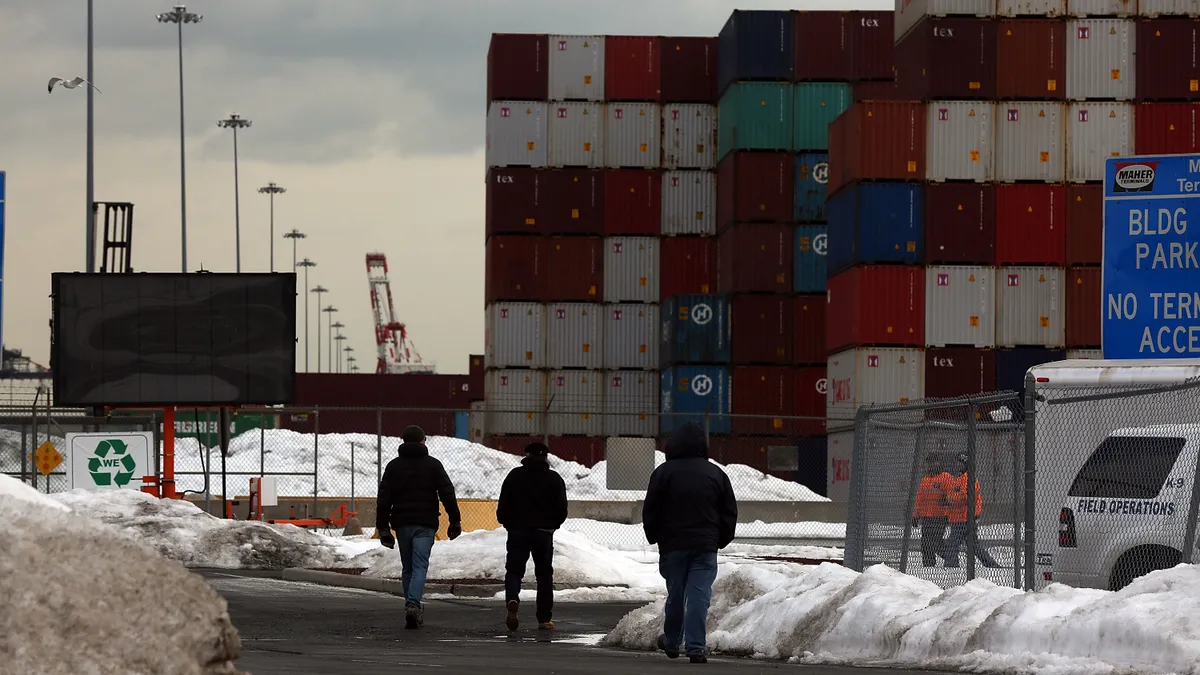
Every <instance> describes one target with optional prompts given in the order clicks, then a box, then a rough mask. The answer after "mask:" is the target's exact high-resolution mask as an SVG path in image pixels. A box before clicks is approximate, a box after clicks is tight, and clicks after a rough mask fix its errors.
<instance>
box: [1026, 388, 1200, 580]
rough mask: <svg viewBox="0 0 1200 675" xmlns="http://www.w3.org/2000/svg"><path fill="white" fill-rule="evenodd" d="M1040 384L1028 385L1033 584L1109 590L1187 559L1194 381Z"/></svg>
mask: <svg viewBox="0 0 1200 675" xmlns="http://www.w3.org/2000/svg"><path fill="white" fill-rule="evenodd" d="M1180 370H1183V369H1180ZM1163 379H1166V380H1170V379H1172V378H1170V377H1167V378H1163ZM1044 380H1045V381H1044V382H1043V381H1039V382H1036V383H1033V384H1034V385H1035V386H1036V393H1035V394H1034V396H1035V397H1036V412H1035V414H1034V415H1031V416H1030V419H1029V426H1030V428H1031V431H1032V432H1033V433H1035V434H1036V438H1037V448H1036V450H1037V453H1036V455H1037V456H1036V474H1037V503H1036V507H1035V509H1034V512H1035V515H1034V520H1033V525H1034V527H1032V528H1030V529H1032V530H1033V533H1032V537H1031V538H1030V548H1031V549H1033V556H1034V560H1035V571H1036V575H1031V579H1030V582H1031V585H1032V586H1034V587H1037V586H1041V585H1044V584H1046V583H1049V582H1050V581H1057V582H1062V583H1066V584H1069V585H1074V586H1085V587H1092V588H1103V589H1112V590H1116V589H1119V588H1123V587H1124V586H1126V585H1128V584H1129V583H1130V582H1131V581H1132V580H1133V579H1135V578H1137V577H1139V576H1141V575H1143V574H1145V573H1147V572H1150V571H1153V570H1158V569H1166V568H1169V567H1173V566H1174V565H1176V564H1178V563H1180V562H1191V561H1192V559H1193V555H1194V551H1195V541H1196V521H1197V505H1198V504H1200V500H1198V498H1197V487H1198V486H1200V480H1197V478H1198V472H1197V470H1198V468H1200V467H1198V466H1197V448H1198V447H1200V380H1197V379H1190V380H1189V379H1184V378H1182V377H1180V378H1178V380H1177V383H1174V384H1165V385H1164V384H1161V383H1160V384H1157V385H1146V384H1141V385H1139V384H1115V383H1112V382H1105V383H1102V384H1098V383H1096V382H1092V381H1089V380H1084V381H1080V379H1079V378H1070V377H1061V378H1060V377H1047V378H1044Z"/></svg>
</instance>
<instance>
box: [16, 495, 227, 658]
mask: <svg viewBox="0 0 1200 675" xmlns="http://www.w3.org/2000/svg"><path fill="white" fill-rule="evenodd" d="M11 480H12V479H7V477H4V476H0V485H4V486H5V488H4V490H5V494H2V495H0V539H2V540H3V541H4V545H3V547H2V548H0V597H3V598H4V611H3V612H0V654H3V655H4V667H3V669H4V672H12V673H28V674H29V675H59V674H62V675H67V674H72V675H73V674H75V673H124V672H139V673H175V674H178V675H230V674H234V673H237V672H238V671H237V670H236V668H235V667H234V665H233V661H234V659H236V658H237V657H238V654H239V652H240V650H241V641H240V639H239V637H238V633H237V630H236V629H235V628H234V627H233V624H232V623H231V622H230V619H229V614H228V612H227V609H226V605H225V600H223V599H222V598H221V597H220V596H218V595H217V593H216V592H215V591H213V590H212V589H211V588H209V586H208V584H206V583H205V582H204V580H203V579H201V578H200V577H198V576H196V575H193V574H191V573H189V572H188V571H187V570H185V569H184V568H183V567H182V566H180V565H178V564H176V563H173V562H171V561H168V560H165V559H163V558H161V557H159V556H157V555H155V554H154V553H153V552H151V551H149V550H147V549H145V548H143V547H141V546H138V545H137V544H136V543H135V542H133V541H131V540H129V539H128V538H126V537H123V536H121V534H120V533H119V532H117V531H116V530H114V529H113V528H110V527H107V526H105V525H101V524H99V523H96V522H95V521H93V520H90V519H87V518H84V517H82V516H79V515H75V514H71V513H67V512H64V511H62V510H61V508H59V507H57V506H49V505H47V504H46V503H45V502H44V501H42V500H40V499H31V498H30V495H29V494H28V493H26V492H23V491H18V490H12V489H11V485H5V484H7V483H9V482H10V481H11ZM14 495H16V496H14Z"/></svg>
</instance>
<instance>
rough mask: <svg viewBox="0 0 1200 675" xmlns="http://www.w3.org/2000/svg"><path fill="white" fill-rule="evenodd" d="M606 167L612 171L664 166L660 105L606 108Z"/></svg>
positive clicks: (608, 106) (626, 105)
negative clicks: (662, 164)
mask: <svg viewBox="0 0 1200 675" xmlns="http://www.w3.org/2000/svg"><path fill="white" fill-rule="evenodd" d="M605 109H606V113H605V117H604V119H605V122H604V165H605V166H606V167H608V168H610V169H624V168H629V169H657V168H658V167H659V165H660V164H661V163H662V143H661V142H662V116H661V110H662V109H661V107H660V106H659V105H658V104H657V103H609V104H608V105H606V106H605Z"/></svg>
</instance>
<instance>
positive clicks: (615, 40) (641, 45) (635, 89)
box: [604, 35, 662, 101]
mask: <svg viewBox="0 0 1200 675" xmlns="http://www.w3.org/2000/svg"><path fill="white" fill-rule="evenodd" d="M660 39H661V38H659V37H658V36H650V35H639V36H625V35H609V36H608V37H607V38H605V39H604V99H605V100H607V101H658V100H659V98H660V97H661V95H662V91H661V89H662V70H661V68H662V62H661V59H660V57H659V53H658V51H659V48H660V42H659V41H660Z"/></svg>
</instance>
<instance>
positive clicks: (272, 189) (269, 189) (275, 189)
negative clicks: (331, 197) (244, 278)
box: [258, 183, 296, 272]
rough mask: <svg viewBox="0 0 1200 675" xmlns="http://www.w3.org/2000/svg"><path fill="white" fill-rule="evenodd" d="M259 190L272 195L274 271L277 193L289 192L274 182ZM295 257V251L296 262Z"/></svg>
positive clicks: (273, 266) (273, 261)
mask: <svg viewBox="0 0 1200 675" xmlns="http://www.w3.org/2000/svg"><path fill="white" fill-rule="evenodd" d="M258 191H259V193H260V194H265V195H270V197H271V271H272V272H274V271H275V195H281V194H283V193H285V192H287V190H286V189H285V188H282V187H279V186H278V185H276V184H274V183H267V185H266V187H260V188H258ZM295 257H296V256H295V254H294V252H293V255H292V258H293V262H295Z"/></svg>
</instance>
